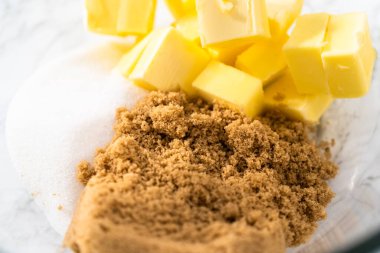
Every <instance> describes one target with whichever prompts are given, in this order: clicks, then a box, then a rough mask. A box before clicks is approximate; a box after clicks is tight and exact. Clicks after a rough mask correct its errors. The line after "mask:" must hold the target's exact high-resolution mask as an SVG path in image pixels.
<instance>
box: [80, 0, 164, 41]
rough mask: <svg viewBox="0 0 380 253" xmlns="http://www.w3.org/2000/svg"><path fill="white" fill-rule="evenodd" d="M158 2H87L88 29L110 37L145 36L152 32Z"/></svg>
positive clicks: (98, 0)
mask: <svg viewBox="0 0 380 253" xmlns="http://www.w3.org/2000/svg"><path fill="white" fill-rule="evenodd" d="M156 1H157V0H86V10H87V27H88V29H89V30H90V31H93V32H96V33H103V34H109V35H117V36H126V35H145V34H147V33H148V32H149V31H151V30H152V27H153V22H154V14H155V9H156Z"/></svg>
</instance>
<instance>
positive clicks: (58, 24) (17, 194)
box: [0, 0, 380, 253]
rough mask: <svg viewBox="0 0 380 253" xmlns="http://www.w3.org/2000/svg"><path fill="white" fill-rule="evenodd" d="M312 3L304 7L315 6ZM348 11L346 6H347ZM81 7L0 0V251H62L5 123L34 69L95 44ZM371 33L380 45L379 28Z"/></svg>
mask: <svg viewBox="0 0 380 253" xmlns="http://www.w3.org/2000/svg"><path fill="white" fill-rule="evenodd" d="M313 1H314V3H315V2H318V5H321V2H324V3H325V5H326V10H327V8H328V9H329V10H332V11H339V10H340V7H341V6H342V5H345V1H344V0H335V1H332V0H329V1H327V0H313ZM313 1H309V4H308V6H307V8H306V9H309V10H310V9H312V8H313V5H314V3H312V2H313ZM362 3H363V4H362V7H363V10H365V11H371V12H377V13H380V11H378V9H379V8H374V7H375V6H377V7H380V1H378V0H366V1H362ZM376 3H377V4H376ZM349 9H350V6H347V5H346V6H345V10H349ZM82 11H83V9H82V1H81V0H0V253H8V252H11V253H14V252H20V253H21V252H22V253H32V252H39V253H45V252H46V253H47V252H62V249H60V248H59V245H60V243H61V238H59V236H58V235H57V234H56V233H55V232H54V231H52V229H51V228H50V226H49V224H48V223H47V221H46V219H45V218H44V216H43V215H42V214H41V212H40V210H39V209H38V208H37V207H36V206H35V205H34V204H33V202H32V199H31V196H30V194H29V193H27V192H26V191H25V190H24V188H23V187H22V185H20V182H19V179H18V176H17V173H16V172H15V170H14V169H13V167H12V165H11V163H10V161H9V157H8V155H7V152H6V147H5V140H4V123H5V118H6V111H7V107H8V104H9V102H10V100H11V98H12V96H13V95H14V94H15V92H16V90H17V88H18V87H19V86H20V85H21V84H22V82H23V81H24V80H25V79H26V78H27V77H28V76H30V75H31V74H32V73H33V72H34V71H35V69H36V68H38V67H39V66H41V65H42V64H44V63H46V62H48V61H50V60H51V59H53V58H54V57H56V56H58V55H62V54H65V52H69V51H71V50H73V49H74V48H78V47H82V46H85V45H87V44H90V43H95V42H94V38H95V37H94V36H90V35H88V34H87V33H86V32H85V31H84V29H83V24H82V23H83V22H82V17H81V16H82ZM319 11H324V10H319ZM373 17H374V18H373V19H372V20H371V24H372V25H373V26H374V24H380V15H373ZM376 27H377V28H379V26H376ZM373 31H375V32H374V33H373V37H374V38H376V40H375V43H376V45H378V44H379V43H380V40H379V32H380V31H379V29H373ZM379 163H380V158H379ZM379 163H378V164H379ZM372 183H373V184H375V185H378V184H379V183H380V182H379V180H374V181H372Z"/></svg>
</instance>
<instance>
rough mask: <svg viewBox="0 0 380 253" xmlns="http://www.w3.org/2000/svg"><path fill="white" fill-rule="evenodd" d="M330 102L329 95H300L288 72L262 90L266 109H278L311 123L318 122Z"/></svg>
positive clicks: (331, 100)
mask: <svg viewBox="0 0 380 253" xmlns="http://www.w3.org/2000/svg"><path fill="white" fill-rule="evenodd" d="M332 102H333V99H332V97H331V96H330V95H300V94H299V93H298V92H297V90H296V87H295V85H294V82H293V79H292V76H291V74H290V73H289V71H286V72H285V74H284V75H283V76H281V77H280V78H279V79H278V80H276V81H275V82H274V83H272V84H270V85H269V86H268V87H267V88H265V90H264V104H265V107H266V108H267V109H278V110H280V111H282V112H284V113H285V114H287V115H288V116H290V117H292V118H295V119H298V120H304V121H308V122H312V123H316V122H318V121H319V119H320V117H321V116H322V115H323V113H324V112H325V111H326V110H327V109H328V108H329V107H330V105H331V103H332Z"/></svg>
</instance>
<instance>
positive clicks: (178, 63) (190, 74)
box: [129, 27, 210, 95]
mask: <svg viewBox="0 0 380 253" xmlns="http://www.w3.org/2000/svg"><path fill="white" fill-rule="evenodd" d="M209 60H210V57H209V55H208V54H207V53H206V52H205V51H204V50H203V49H202V48H200V47H198V46H197V45H195V44H194V43H192V42H190V41H188V40H187V39H185V38H184V37H183V36H182V35H181V34H180V33H179V32H178V31H177V30H175V29H174V28H172V27H170V28H166V29H164V30H163V32H162V33H161V34H160V35H159V36H158V37H155V38H154V39H152V40H151V41H150V42H149V43H148V45H147V46H146V48H145V50H144V52H143V53H142V55H141V57H140V59H139V60H138V62H137V64H136V66H135V67H134V69H133V71H132V73H131V74H130V75H129V78H130V79H131V80H133V81H134V82H136V83H137V84H139V85H144V86H148V87H150V86H151V87H154V88H155V89H157V90H161V91H176V90H179V89H182V90H183V91H185V92H186V93H187V94H189V95H194V94H195V91H194V89H193V88H192V86H191V84H192V82H193V80H194V79H195V78H196V77H197V76H198V75H199V73H200V72H201V71H202V70H203V69H204V68H205V67H206V66H207V64H208V62H209Z"/></svg>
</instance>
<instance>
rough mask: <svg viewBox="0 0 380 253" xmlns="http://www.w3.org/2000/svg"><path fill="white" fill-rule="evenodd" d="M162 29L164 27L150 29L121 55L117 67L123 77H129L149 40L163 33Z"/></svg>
mask: <svg viewBox="0 0 380 253" xmlns="http://www.w3.org/2000/svg"><path fill="white" fill-rule="evenodd" d="M164 31H165V30H164V29H158V30H154V31H152V32H151V33H150V34H148V35H147V36H145V37H144V38H143V39H142V40H141V41H139V42H138V43H137V44H136V45H135V46H134V47H133V48H132V49H131V50H130V51H128V52H127V53H126V54H125V55H123V57H122V58H121V60H120V61H119V63H118V67H117V68H118V69H119V70H120V72H121V73H122V74H123V76H124V77H126V78H128V77H129V75H130V74H131V72H132V70H133V69H134V67H135V66H136V64H137V62H138V60H139V59H140V57H141V55H142V53H143V52H144V50H145V48H146V46H147V45H148V44H149V42H150V41H151V40H154V39H155V38H157V37H159V36H160V34H162V33H164Z"/></svg>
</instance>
